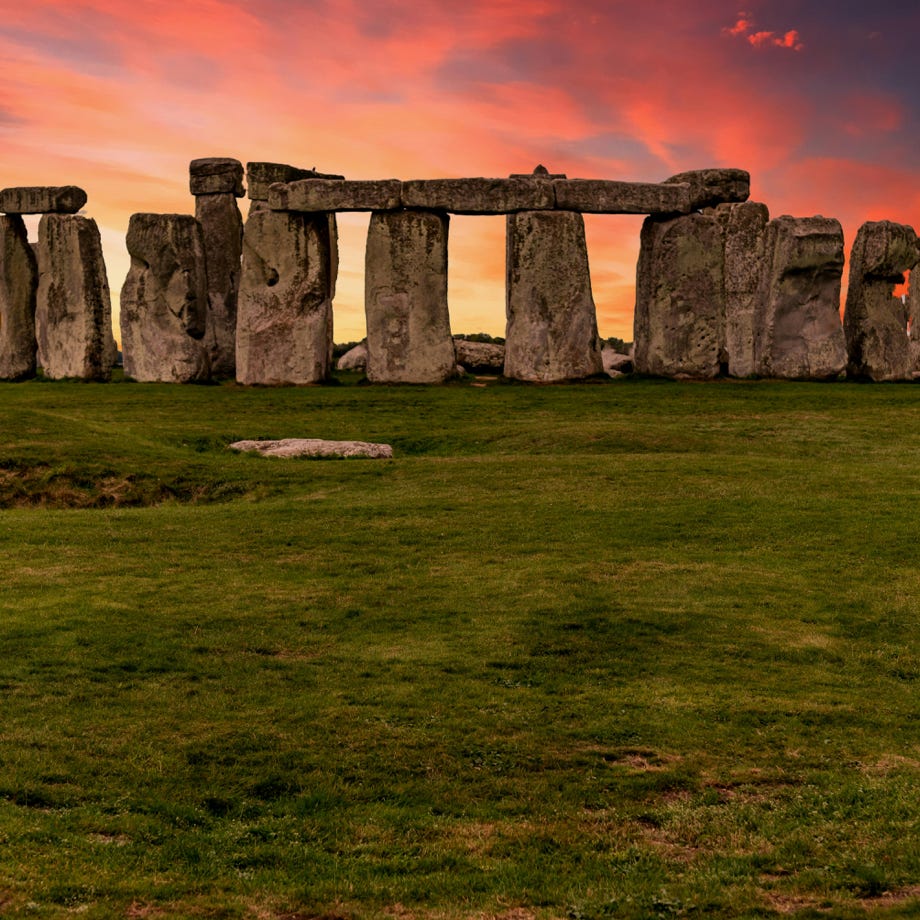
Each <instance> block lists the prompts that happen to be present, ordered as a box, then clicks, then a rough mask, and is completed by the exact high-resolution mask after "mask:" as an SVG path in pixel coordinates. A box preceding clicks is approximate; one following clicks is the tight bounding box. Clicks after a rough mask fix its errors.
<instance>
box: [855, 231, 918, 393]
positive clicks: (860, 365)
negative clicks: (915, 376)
mask: <svg viewBox="0 0 920 920" xmlns="http://www.w3.org/2000/svg"><path fill="white" fill-rule="evenodd" d="M918 257H920V253H918V251H917V234H916V233H914V229H913V227H908V226H906V225H904V224H895V223H892V222H891V221H887V220H883V221H877V222H869V223H866V224H863V225H862V226H861V227H860V228H859V231H858V233H857V234H856V240H855V242H854V243H853V248H852V250H851V251H850V283H849V289H848V291H847V304H846V310H845V312H844V315H843V331H844V333H845V334H846V342H847V355H848V360H847V375H848V376H850V377H856V378H861V379H866V380H879V381H880V380H908V379H910V377H911V370H912V368H911V364H912V362H911V355H910V340H909V339H908V337H907V319H908V309H907V307H906V305H905V304H904V303H902V301H901V299H900V298H899V297H895V296H894V288H895V285H897V284H903V283H904V272H906V271H910V270H911V269H912V268H913V267H914V265H916V263H917V259H918Z"/></svg>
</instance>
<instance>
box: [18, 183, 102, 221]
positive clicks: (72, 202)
mask: <svg viewBox="0 0 920 920" xmlns="http://www.w3.org/2000/svg"><path fill="white" fill-rule="evenodd" d="M85 204H86V192H84V191H83V189H82V188H77V186H76V185H62V186H47V185H38V186H32V187H19V188H5V189H3V190H2V191H0V212H2V213H4V214H76V213H77V211H79V210H80V208H82V207H83V205H85Z"/></svg>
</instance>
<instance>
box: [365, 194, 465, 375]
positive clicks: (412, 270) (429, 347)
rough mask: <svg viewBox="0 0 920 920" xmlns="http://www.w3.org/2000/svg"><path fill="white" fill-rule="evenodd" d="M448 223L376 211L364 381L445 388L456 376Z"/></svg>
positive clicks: (368, 270) (433, 216) (419, 214)
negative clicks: (449, 301)
mask: <svg viewBox="0 0 920 920" xmlns="http://www.w3.org/2000/svg"><path fill="white" fill-rule="evenodd" d="M448 227H449V218H448V217H447V215H446V214H443V213H433V212H429V211H375V212H374V213H373V214H372V215H371V221H370V226H369V227H368V231H367V254H366V259H365V273H364V285H365V288H364V310H365V314H366V319H367V379H368V380H370V381H371V382H372V383H443V382H444V381H445V380H448V379H449V378H451V377H454V376H456V373H457V358H456V351H455V349H454V341H453V338H452V337H451V333H450V316H449V314H448V310H447V236H448Z"/></svg>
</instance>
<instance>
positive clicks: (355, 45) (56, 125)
mask: <svg viewBox="0 0 920 920" xmlns="http://www.w3.org/2000/svg"><path fill="white" fill-rule="evenodd" d="M918 34H920V4H915V3H906V2H903V0H875V2H873V3H865V2H864V0H859V2H854V0H761V2H757V0H743V2H742V3H741V4H740V5H739V2H738V0H732V2H722V0H694V2H692V3H690V2H688V0H639V2H637V0H628V2H627V0H528V2H526V3H525V2H520V0H464V2H462V3H456V4H455V3H450V2H446V0H437V2H428V0H322V2H314V0H130V2H124V0H25V2H24V0H0V151H2V153H0V164H2V171H0V185H2V186H3V187H8V186H17V185H69V184H73V185H79V186H81V187H82V188H84V189H85V190H86V191H87V193H88V196H89V200H88V203H87V206H86V208H85V209H84V213H86V214H87V215H88V216H90V217H93V218H95V219H96V221H97V223H98V224H99V227H100V230H101V233H102V238H103V247H104V251H105V257H106V262H107V266H108V273H109V281H110V286H111V289H112V300H113V312H114V313H116V314H117V306H118V293H119V291H120V289H121V285H122V283H123V281H124V278H125V276H126V274H127V272H128V266H129V259H128V256H127V253H126V251H125V248H124V236H125V233H126V231H127V226H128V220H129V217H130V215H131V214H133V213H135V212H139V211H147V212H159V213H194V200H193V199H192V198H191V196H190V195H189V191H188V164H189V161H190V160H192V159H195V158H197V157H205V156H229V157H235V158H237V159H239V160H241V161H242V162H243V163H245V162H247V161H253V160H268V161H272V162H280V163H289V164H292V165H295V166H300V167H307V168H309V167H315V168H316V169H318V170H320V171H323V172H329V173H338V174H343V175H345V176H346V177H347V178H349V179H382V178H399V179H417V178H439V177H461V176H470V177H472V176H508V175H510V174H512V173H522V172H530V171H531V170H532V169H533V168H534V167H535V166H536V165H537V164H543V165H545V166H546V167H547V168H548V169H549V170H550V171H551V172H554V173H565V174H567V175H568V176H569V177H570V178H603V179H620V180H628V181H642V182H647V181H655V182H657V181H663V180H665V179H667V178H668V177H669V176H671V175H674V174H675V173H678V172H683V171H685V170H690V169H702V168H707V167H717V166H724V167H740V168H742V169H747V170H749V171H750V173H751V192H752V194H751V197H752V198H753V199H754V200H757V201H763V202H765V203H766V204H767V205H768V206H769V208H770V213H771V215H773V216H779V215H781V214H792V215H795V216H800V217H806V216H811V215H815V214H823V215H825V216H827V217H836V218H838V219H839V220H840V221H841V223H842V224H843V227H844V233H845V239H846V244H847V247H848V248H849V245H850V244H851V243H852V241H853V239H854V237H855V235H856V231H857V229H858V227H859V225H860V224H861V223H863V222H864V221H867V220H883V219H887V220H893V221H897V222H901V223H908V224H914V222H916V226H917V227H918V229H920V155H918V151H920V117H918V116H920V57H918V56H917V54H916V36H917V35H918ZM241 206H242V208H243V213H244V215H245V213H246V208H247V205H246V204H245V203H243V202H241ZM367 220H368V216H367V215H364V214H354V215H341V217H340V220H339V226H340V253H341V268H340V276H339V284H338V292H337V295H336V300H335V311H334V312H335V327H336V331H335V338H336V341H339V342H344V341H350V340H355V339H358V338H361V337H362V336H363V334H364V308H363V303H364V292H363V278H364V268H363V266H364V243H365V236H366V228H367ZM641 220H642V219H641V217H639V218H637V217H622V216H590V215H589V216H587V217H586V226H587V235H588V254H589V261H590V265H591V277H592V285H593V290H594V299H595V303H596V305H597V312H598V326H599V329H600V333H601V335H604V336H611V335H616V336H619V337H621V338H625V339H631V338H632V316H633V308H634V298H635V266H636V259H637V255H638V236H639V229H640V227H641ZM34 226H35V222H34V221H33V222H31V228H30V229H32V230H33V232H34ZM504 228H505V225H504V219H503V218H501V217H454V218H452V220H451V228H450V252H449V258H450V266H449V303H450V312H451V325H452V328H453V331H454V332H455V333H457V332H479V331H483V332H489V333H491V334H493V335H500V334H502V333H503V331H504V321H505V320H504V309H505V307H504V259H505V247H504ZM115 322H116V335H117V331H118V328H117V319H116V321H115Z"/></svg>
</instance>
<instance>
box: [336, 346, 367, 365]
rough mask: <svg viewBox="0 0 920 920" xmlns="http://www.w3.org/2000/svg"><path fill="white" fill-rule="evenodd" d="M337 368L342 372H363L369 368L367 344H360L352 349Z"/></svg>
mask: <svg viewBox="0 0 920 920" xmlns="http://www.w3.org/2000/svg"><path fill="white" fill-rule="evenodd" d="M335 366H336V367H337V368H338V369H339V370H340V371H363V370H364V369H365V368H366V367H367V342H359V343H358V344H357V345H355V347H354V348H350V349H349V350H348V351H346V352H345V354H344V355H342V357H341V358H339V360H338V361H337V362H336V365H335Z"/></svg>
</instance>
